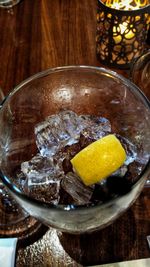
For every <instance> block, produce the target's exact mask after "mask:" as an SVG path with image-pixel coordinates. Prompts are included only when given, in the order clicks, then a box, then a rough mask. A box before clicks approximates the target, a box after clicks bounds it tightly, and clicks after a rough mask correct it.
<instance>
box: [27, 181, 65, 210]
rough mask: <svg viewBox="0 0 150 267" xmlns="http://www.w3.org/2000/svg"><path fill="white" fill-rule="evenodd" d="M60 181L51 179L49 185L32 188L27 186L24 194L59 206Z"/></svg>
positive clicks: (36, 185)
mask: <svg viewBox="0 0 150 267" xmlns="http://www.w3.org/2000/svg"><path fill="white" fill-rule="evenodd" d="M60 181H61V180H58V179H50V180H49V183H46V184H34V185H32V186H31V185H30V186H29V185H28V184H25V185H24V192H25V193H26V194H28V195H29V196H31V197H32V198H35V199H37V200H40V201H43V202H46V203H50V204H55V205H57V204H58V203H59V199H60V194H59V190H60Z"/></svg>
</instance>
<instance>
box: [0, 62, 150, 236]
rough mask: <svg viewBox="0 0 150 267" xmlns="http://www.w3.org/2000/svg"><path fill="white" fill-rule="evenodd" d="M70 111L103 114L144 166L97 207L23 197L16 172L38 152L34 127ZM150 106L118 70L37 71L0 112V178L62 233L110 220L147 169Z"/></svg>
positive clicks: (136, 193) (120, 210) (130, 196)
mask: <svg viewBox="0 0 150 267" xmlns="http://www.w3.org/2000/svg"><path fill="white" fill-rule="evenodd" d="M62 109H68V110H72V111H74V112H76V113H77V114H90V115H96V116H102V117H105V118H107V119H109V121H110V122H111V125H112V130H113V132H115V133H117V134H120V135H122V136H124V137H125V138H128V139H129V140H130V141H131V142H132V143H133V144H135V145H136V147H137V156H138V157H139V158H140V159H142V160H143V162H144V169H143V171H142V172H141V174H140V175H139V179H138V181H136V182H135V183H134V184H133V186H132V188H131V190H130V192H128V193H126V194H124V195H122V196H118V197H115V198H113V199H111V200H108V201H106V202H105V203H99V204H96V205H88V206H87V205H82V206H80V205H52V204H47V203H44V202H42V201H41V200H36V199H34V198H32V197H31V196H27V195H26V194H25V193H24V192H22V190H21V189H20V187H19V186H18V184H17V181H18V179H17V175H16V170H17V168H18V167H19V166H20V164H21V163H22V162H23V161H26V160H30V159H31V158H32V157H33V156H34V155H35V154H36V153H37V147H36V144H35V136H34V128H35V125H37V123H39V122H41V121H43V120H44V119H45V118H46V117H47V116H49V115H52V114H57V113H58V112H59V111H60V110H62ZM149 131H150V106H149V102H148V100H147V99H146V97H145V96H144V95H143V93H142V92H141V91H140V90H139V89H138V88H137V87H136V86H135V85H134V84H132V83H131V82H130V81H129V80H127V79H125V78H123V77H122V76H120V75H118V74H117V73H115V72H113V71H110V70H106V69H104V68H97V67H91V66H65V67H58V68H53V69H49V70H46V71H43V72H41V73H38V74H36V75H34V76H32V77H30V78H28V79H27V80H25V81H24V82H22V83H21V84H20V85H18V86H17V87H16V88H15V89H14V90H13V91H12V92H11V93H10V94H9V95H8V97H6V99H5V101H3V104H2V107H1V110H0V154H1V171H0V176H1V179H2V181H3V183H4V184H5V185H6V186H7V188H8V189H9V190H10V192H11V194H12V195H13V197H14V198H15V199H16V200H17V201H18V202H19V204H20V205H21V206H22V207H23V208H24V209H25V210H26V211H27V212H28V213H29V214H30V215H31V216H33V217H35V218H37V219H39V220H40V221H41V222H43V223H45V224H46V225H49V226H52V227H55V228H57V229H59V230H61V231H63V232H69V233H82V232H90V231H94V230H97V229H102V228H104V227H105V226H107V225H108V224H110V223H112V222H113V221H114V220H115V219H116V218H118V216H120V215H121V214H122V213H123V212H125V210H126V209H127V208H128V207H129V206H130V205H131V204H132V203H133V202H134V201H135V200H136V198H137V197H138V196H139V194H140V192H141V190H142V188H143V187H144V184H145V181H146V178H147V175H148V173H149V171H150V164H149V151H150V143H149Z"/></svg>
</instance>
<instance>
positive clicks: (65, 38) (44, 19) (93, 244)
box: [0, 0, 150, 267]
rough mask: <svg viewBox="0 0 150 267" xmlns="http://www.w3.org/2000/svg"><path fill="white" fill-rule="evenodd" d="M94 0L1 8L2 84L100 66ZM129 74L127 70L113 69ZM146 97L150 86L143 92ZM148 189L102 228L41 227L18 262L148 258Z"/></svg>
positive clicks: (22, 246) (33, 0)
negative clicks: (78, 231)
mask: <svg viewBox="0 0 150 267" xmlns="http://www.w3.org/2000/svg"><path fill="white" fill-rule="evenodd" d="M95 30H96V0H86V1H85V0H23V1H21V2H20V3H19V4H18V5H17V6H15V7H14V8H13V9H12V10H4V9H0V87H2V88H3V91H4V93H5V94H8V93H9V92H10V90H11V89H12V88H13V87H14V86H15V85H17V84H18V83H20V82H21V81H22V80H24V79H26V78H27V77H29V76H31V75H33V74H35V73H37V72H39V71H42V70H45V69H47V68H51V67H55V66H62V65H93V66H102V65H101V63H100V62H99V61H98V60H97V58H96V45H95ZM115 71H117V72H118V73H120V74H123V75H124V76H126V77H128V75H129V70H128V71H121V70H119V69H115ZM144 93H145V94H146V95H147V97H148V98H150V90H148V89H147V91H145V92H144ZM149 207H150V188H144V190H143V192H142V193H141V195H140V197H139V198H138V199H137V200H136V202H135V203H134V204H133V205H132V207H131V208H130V209H129V210H128V211H127V212H125V213H124V215H122V217H120V218H119V219H118V220H117V221H116V222H115V223H113V224H112V225H111V226H109V227H107V228H105V229H104V230H102V231H99V232H96V233H92V234H86V235H80V236H70V235H67V234H65V235H62V234H59V235H58V234H57V232H56V231H55V230H54V229H50V230H48V229H47V228H45V227H44V226H42V227H41V229H42V230H41V231H40V234H39V235H36V236H35V237H36V238H34V239H33V238H31V237H29V238H28V239H29V240H28V242H27V243H25V242H24V241H23V240H22V241H21V242H22V243H21V242H19V245H18V249H17V255H16V266H17V267H22V266H27V267H31V266H36V267H38V266H39V267H44V266H47V267H49V266H53V267H55V266H80V264H81V265H82V264H83V265H94V264H102V263H103V264H104V263H109V262H117V261H124V260H131V259H140V258H148V257H150V250H149V249H148V244H147V241H146V236H147V235H150V209H149Z"/></svg>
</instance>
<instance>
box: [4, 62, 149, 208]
mask: <svg viewBox="0 0 150 267" xmlns="http://www.w3.org/2000/svg"><path fill="white" fill-rule="evenodd" d="M81 69H82V70H88V71H89V70H91V71H93V72H98V73H101V72H102V73H104V74H106V75H111V76H113V78H117V79H119V81H122V82H123V84H124V85H126V86H127V87H128V86H129V85H130V88H131V89H132V90H133V92H134V93H135V94H137V95H138V96H139V97H140V98H141V99H142V101H143V102H144V103H145V104H146V106H147V108H148V109H149V110H150V101H149V100H148V98H147V97H146V96H145V95H144V93H143V92H142V91H141V90H140V88H138V87H137V86H136V85H135V84H134V83H133V82H132V81H130V80H128V79H127V78H125V77H124V76H122V75H121V74H118V73H117V72H115V71H112V70H110V69H106V68H104V67H95V66H88V65H69V66H61V67H54V68H49V69H46V70H44V71H41V72H38V73H36V74H34V75H32V76H30V77H29V78H27V79H25V80H23V81H22V82H21V83H19V84H18V85H17V86H15V87H14V89H13V90H12V91H11V92H10V93H9V94H8V95H7V96H6V97H5V98H4V99H3V101H2V102H1V104H0V112H1V110H2V109H3V106H5V104H7V102H8V100H9V99H10V98H11V97H12V96H13V95H14V94H15V93H16V92H17V91H19V90H20V89H21V88H22V87H23V86H24V85H26V84H28V83H30V82H32V81H33V80H36V79H39V78H41V77H44V76H48V75H50V74H52V73H54V72H60V71H68V70H80V71H81ZM149 171H150V158H149V160H148V162H147V164H146V166H145V168H144V170H143V171H142V173H141V174H140V177H139V179H138V181H137V182H136V183H135V184H133V185H132V187H131V188H134V187H135V186H136V185H137V184H138V183H140V181H141V179H142V178H143V174H145V173H146V174H147V173H149ZM0 178H1V180H2V182H3V183H4V185H5V186H6V187H7V188H8V189H9V190H10V192H11V193H12V194H13V195H16V196H17V197H18V198H20V199H22V200H23V201H24V202H27V203H29V204H32V205H34V206H36V207H38V208H40V207H41V208H46V209H52V210H59V211H64V212H66V211H67V212H68V211H76V210H80V209H87V208H89V207H90V208H92V207H96V206H100V205H104V204H105V203H111V202H112V201H113V200H114V198H113V199H110V200H108V201H106V202H104V203H103V202H102V203H98V204H85V205H73V204H67V205H63V204H57V205H55V204H49V203H45V202H43V201H40V200H37V199H34V198H32V197H31V196H27V195H26V194H24V193H23V192H22V191H21V190H20V189H19V188H18V187H17V186H16V185H15V184H13V183H12V182H11V181H10V179H9V178H8V177H6V176H5V175H4V174H3V173H2V171H1V170H0ZM123 196H124V195H122V196H119V197H118V196H117V199H118V198H121V197H123Z"/></svg>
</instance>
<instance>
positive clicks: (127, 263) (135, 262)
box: [87, 258, 150, 267]
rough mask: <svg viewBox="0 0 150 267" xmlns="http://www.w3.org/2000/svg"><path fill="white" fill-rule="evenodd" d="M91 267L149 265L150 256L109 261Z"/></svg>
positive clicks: (137, 266) (141, 266)
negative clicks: (130, 259) (122, 260)
mask: <svg viewBox="0 0 150 267" xmlns="http://www.w3.org/2000/svg"><path fill="white" fill-rule="evenodd" d="M87 267H90V266H87ZM92 267H150V258H148V259H140V260H132V261H124V262H116V263H109V264H102V265H95V266H92Z"/></svg>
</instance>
